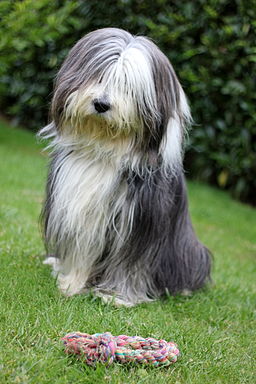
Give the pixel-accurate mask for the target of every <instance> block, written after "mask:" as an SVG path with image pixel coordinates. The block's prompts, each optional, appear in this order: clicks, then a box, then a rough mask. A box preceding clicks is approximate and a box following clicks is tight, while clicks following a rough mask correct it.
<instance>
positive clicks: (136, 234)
mask: <svg viewBox="0 0 256 384" xmlns="http://www.w3.org/2000/svg"><path fill="white" fill-rule="evenodd" d="M51 117H52V122H51V123H50V125H48V126H47V127H45V128H43V129H42V130H41V136H44V137H46V138H51V139H52V141H51V147H52V153H51V164H50V170H49V175H48V182H47V196H46V201H45V206H44V209H43V221H44V230H45V242H46V246H47V250H48V251H49V253H50V254H53V255H54V257H49V258H48V259H47V260H46V263H47V264H51V265H52V267H53V270H54V271H55V273H56V274H57V281H58V286H59V288H60V289H61V291H62V292H64V293H65V294H67V295H74V294H77V293H81V292H85V291H87V290H93V292H94V293H95V294H96V295H98V296H101V297H102V298H103V299H104V300H105V301H106V300H107V301H108V300H114V301H115V302H116V303H117V304H124V305H127V306H131V305H135V304H137V303H141V302H145V301H150V300H152V299H155V298H157V297H159V296H161V295H163V294H165V293H170V294H175V293H178V292H182V291H184V290H188V291H193V290H195V289H198V288H200V287H202V286H203V285H204V283H205V282H206V281H207V280H208V279H209V274H210V259H211V258H210V254H209V251H208V250H207V249H206V248H205V247H204V246H203V245H202V244H201V243H200V242H199V241H198V239H197V237H196V235H195V233H194V231H193V228H192V225H191V221H190V217H189V213H188V204H187V193H186V186H185V182H184V175H183V167H182V158H183V141H184V140H183V138H184V133H185V129H186V126H187V125H188V124H189V123H190V122H191V117H190V111H189V107H188V104H187V101H186V97H185V94H184V92H183V90H182V87H181V85H180V83H179V81H178V79H177V77H176V74H175V72H174V70H173V67H172V65H171V64H170V62H169V61H168V59H167V57H166V56H165V55H164V54H163V53H162V52H161V51H160V50H159V48H158V47H157V46H156V45H155V44H154V43H153V42H152V41H151V40H149V39H147V38H145V37H142V36H133V35H131V34H130V33H128V32H126V31H123V30H121V29H116V28H105V29H100V30H97V31H94V32H91V33H89V34H88V35H86V36H85V37H83V38H82V39H81V40H79V41H78V43H77V44H76V45H75V46H74V47H73V48H72V49H71V51H70V53H69V55H68V56H67V58H66V60H65V61H64V63H63V65H62V67H61V69H60V71H59V73H58V75H57V79H56V84H55V90H54V96H53V100H52V105H51Z"/></svg>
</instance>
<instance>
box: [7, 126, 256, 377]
mask: <svg viewBox="0 0 256 384" xmlns="http://www.w3.org/2000/svg"><path fill="white" fill-rule="evenodd" d="M41 149H42V145H39V144H38V143H36V140H35V137H34V136H33V135H32V134H31V133H29V132H26V131H22V130H18V129H14V128H10V127H8V126H7V125H6V124H4V123H0V161H1V171H0V258H1V259H0V260H1V291H0V292H1V293H0V297H1V299H0V300H1V302H0V308H1V309H0V330H1V335H0V343H1V344H2V345H1V346H0V382H1V383H22V384H23V383H24V384H25V383H33V384H43V383H51V384H55V383H59V384H66V383H128V384H130V383H136V384H137V383H152V384H153V383H154V384H155V383H159V384H161V383H164V384H166V383H176V384H181V383H186V384H190V383H196V384H206V383H207V384H208V383H210V384H211V383H231V384H236V383H255V371H254V369H255V368H254V367H255V365H254V363H255V341H256V340H255V339H256V338H255V332H256V330H255V298H256V295H255V291H256V289H255V288H256V287H255V255H256V210H255V209H252V208H251V207H249V206H246V205H242V204H240V203H238V202H236V201H233V200H232V199H231V198H230V197H229V196H228V195H227V194H226V193H224V192H221V191H218V190H216V189H213V188H210V187H208V186H206V185H203V184H199V183H189V199H190V210H191V215H192V219H193V222H194V226H195V229H196V232H197V233H198V235H199V237H200V239H201V240H202V242H204V243H205V244H207V246H208V247H209V248H210V249H211V250H212V252H213V253H214V268H213V281H214V284H213V285H212V286H211V287H209V288H207V289H204V290H202V291H200V292H197V293H196V294H194V296H192V297H181V296H176V297H169V298H167V299H165V300H161V301H158V302H154V303H151V304H142V305H139V306H137V307H135V308H122V307H121V308H114V307H112V306H107V305H103V304H102V303H101V302H100V301H99V299H96V300H95V299H94V298H93V297H87V296H76V297H72V298H65V297H63V296H62V295H61V294H60V293H59V292H58V290H57V288H56V284H55V281H54V279H53V278H52V277H51V274H50V270H49V268H48V267H47V266H45V265H43V264H42V261H43V257H44V247H43V244H42V241H41V234H40V228H39V225H38V216H39V213H40V208H41V203H42V200H43V197H44V184H45V177H46V165H47V159H46V155H45V154H42V153H41ZM77 330H80V331H84V332H87V333H96V332H103V331H110V332H111V333H113V334H114V335H118V334H128V335H140V336H142V337H147V336H152V337H155V338H164V339H166V340H174V341H175V342H176V343H177V344H178V346H179V348H180V351H181V356H180V358H179V359H178V362H177V363H176V364H174V365H172V366H170V367H169V368H150V367H145V366H144V367H143V366H134V365H120V364H113V365H111V366H110V367H109V368H106V367H104V366H97V367H96V368H91V367H87V366H86V365H85V364H83V363H82V362H81V361H78V360H76V359H75V358H70V357H67V356H66V355H65V354H64V352H63V346H62V342H61V341H60V338H61V337H62V336H64V334H65V333H67V332H71V331H77Z"/></svg>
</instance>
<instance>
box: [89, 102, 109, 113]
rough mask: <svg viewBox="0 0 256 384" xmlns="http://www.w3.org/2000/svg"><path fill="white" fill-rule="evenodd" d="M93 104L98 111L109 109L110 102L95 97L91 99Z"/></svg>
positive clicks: (102, 111)
mask: <svg viewBox="0 0 256 384" xmlns="http://www.w3.org/2000/svg"><path fill="white" fill-rule="evenodd" d="M93 105H94V108H95V109H96V111H97V112H99V113H104V112H107V111H108V110H109V109H110V104H109V103H108V102H107V101H106V100H101V99H95V100H93Z"/></svg>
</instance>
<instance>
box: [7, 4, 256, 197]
mask: <svg viewBox="0 0 256 384" xmlns="http://www.w3.org/2000/svg"><path fill="white" fill-rule="evenodd" d="M255 12H256V1H255V0H233V1H232V2H231V1H228V0H207V1H205V0H183V1H181V0H176V1H167V0H156V1H154V2H153V1H139V0H137V1H135V0H117V1H112V0H110V1H95V0H83V1H82V0H81V1H79V0H75V1H50V0H36V1H34V0H23V1H17V0H16V1H15V0H14V1H10V0H9V1H5V0H1V2H0V14H1V21H0V27H1V35H0V51H1V58H0V60H1V63H0V64H1V65H0V80H1V81H0V104H1V107H2V110H3V111H4V112H5V113H7V114H9V115H11V116H13V117H14V118H15V120H16V121H17V122H18V123H21V124H24V125H26V126H27V127H29V128H32V129H33V128H37V127H39V126H41V125H42V124H44V123H46V121H47V111H48V107H49V102H50V98H51V91H52V81H53V78H54V76H55V74H56V72H57V70H58V68H59V66H60V63H61V62H62V60H63V58H64V57H65V55H66V53H67V51H68V50H69V48H70V47H71V46H72V45H73V43H74V42H75V41H76V40H78V39H79V38H80V37H81V36H82V35H83V34H85V33H87V32H88V31H91V30H94V29H96V28H101V27H104V26H117V27H121V28H124V29H128V30H129V31H131V32H132V33H136V34H145V35H148V36H150V37H152V38H153V39H154V40H155V41H156V43H157V44H158V45H159V46H160V47H161V48H162V49H163V51H164V52H165V53H166V54H167V56H168V57H169V58H170V60H171V61H172V63H173V65H174V68H175V70H176V72H177V74H178V76H179V78H180V80H181V83H182V85H183V87H184V88H185V91H186V93H187V95H188V98H189V100H190V104H191V108H192V114H193V117H194V120H195V123H196V124H195V126H194V129H193V131H192V132H191V134H190V142H189V145H188V152H187V156H186V162H185V167H186V169H187V171H188V175H192V176H194V177H198V178H200V179H204V180H208V181H210V182H212V183H215V184H217V185H219V186H220V187H222V188H226V189H229V190H230V191H231V192H232V194H233V195H234V196H236V197H237V198H240V199H241V200H244V201H249V202H251V203H254V204H255V203H256V110H255V101H256V100H255V99H256V92H255V73H256V72H255V66H256V46H255V41H256V40H255V32H256V31H255V30H256V16H255Z"/></svg>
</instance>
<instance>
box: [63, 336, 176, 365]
mask: <svg viewBox="0 0 256 384" xmlns="http://www.w3.org/2000/svg"><path fill="white" fill-rule="evenodd" d="M62 340H63V341H64V344H65V352H66V353H68V354H76V355H79V357H80V358H81V359H82V360H84V361H85V362H86V363H87V364H88V365H95V364H96V363H97V362H100V363H103V364H107V365H110V364H112V363H113V362H114V361H118V362H120V363H128V362H138V363H141V364H150V365H153V366H155V367H158V366H160V365H161V366H167V365H170V364H172V363H175V362H176V361H177V357H178V355H179V350H178V348H177V345H176V344H175V343H173V342H167V341H165V340H156V339H153V338H151V337H147V338H146V339H144V338H142V337H140V336H131V337H130V336H126V335H120V336H113V335H111V333H109V332H106V333H95V334H94V335H89V334H88V333H80V332H74V333H69V334H67V335H66V336H64V337H63V338H62Z"/></svg>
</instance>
